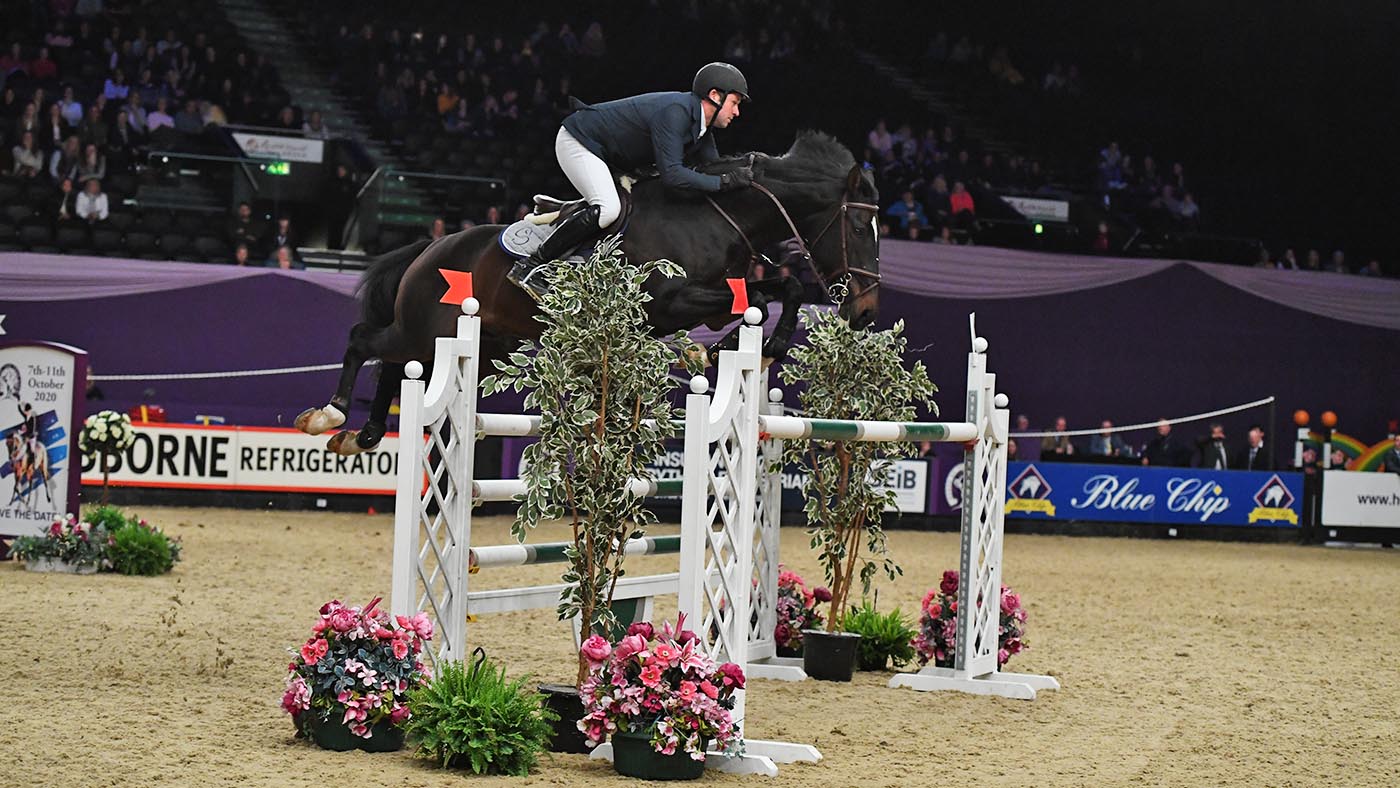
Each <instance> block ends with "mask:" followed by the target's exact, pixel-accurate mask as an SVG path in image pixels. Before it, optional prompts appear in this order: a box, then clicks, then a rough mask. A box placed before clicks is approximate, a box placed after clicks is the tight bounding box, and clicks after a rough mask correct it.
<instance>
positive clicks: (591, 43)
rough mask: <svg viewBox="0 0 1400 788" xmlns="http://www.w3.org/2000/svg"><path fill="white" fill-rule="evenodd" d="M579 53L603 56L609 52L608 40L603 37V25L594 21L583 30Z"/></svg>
mask: <svg viewBox="0 0 1400 788" xmlns="http://www.w3.org/2000/svg"><path fill="white" fill-rule="evenodd" d="M578 53H579V54H580V55H582V56H584V57H603V56H604V55H606V54H608V42H607V40H606V39H605V38H604V37H603V26H602V25H601V24H599V23H597V22H593V23H591V24H590V25H589V26H588V29H586V30H584V31H583V38H581V39H579V45H578Z"/></svg>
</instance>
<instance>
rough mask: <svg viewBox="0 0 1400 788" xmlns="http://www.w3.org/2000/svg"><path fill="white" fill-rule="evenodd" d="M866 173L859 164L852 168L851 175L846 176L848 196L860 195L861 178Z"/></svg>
mask: <svg viewBox="0 0 1400 788" xmlns="http://www.w3.org/2000/svg"><path fill="white" fill-rule="evenodd" d="M864 173H865V171H864V170H862V169H861V167H860V165H859V164H857V165H856V166H854V167H852V168H851V172H850V174H849V175H847V176H846V193H847V194H860V182H861V176H862V175H864Z"/></svg>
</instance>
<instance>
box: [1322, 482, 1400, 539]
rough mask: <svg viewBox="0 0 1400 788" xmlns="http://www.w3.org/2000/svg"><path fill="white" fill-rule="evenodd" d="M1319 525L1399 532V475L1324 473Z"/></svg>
mask: <svg viewBox="0 0 1400 788" xmlns="http://www.w3.org/2000/svg"><path fill="white" fill-rule="evenodd" d="M1322 524H1323V525H1324V526H1327V527H1329V528H1339V527H1340V528H1347V527H1353V528H1400V474H1395V473H1358V472H1356V471H1336V470H1332V471H1325V472H1323V474H1322Z"/></svg>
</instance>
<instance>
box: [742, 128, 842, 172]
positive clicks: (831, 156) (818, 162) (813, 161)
mask: <svg viewBox="0 0 1400 788" xmlns="http://www.w3.org/2000/svg"><path fill="white" fill-rule="evenodd" d="M854 166H856V160H855V157H854V156H852V155H851V152H850V150H848V149H847V148H846V146H845V145H842V144H841V143H840V142H839V141H837V139H836V138H835V137H833V136H831V135H830V134H827V133H825V132H821V131H799V132H798V133H797V139H795V140H793V143H792V147H790V148H788V151H787V153H784V154H783V155H781V156H777V157H773V158H769V159H768V160H767V161H765V162H764V166H763V175H764V176H765V177H768V178H776V179H778V180H782V181H788V182H793V183H800V182H804V181H829V180H835V179H839V178H844V177H846V173H848V172H850V171H851V168H852V167H854Z"/></svg>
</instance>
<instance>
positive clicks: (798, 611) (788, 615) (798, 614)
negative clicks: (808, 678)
mask: <svg viewBox="0 0 1400 788" xmlns="http://www.w3.org/2000/svg"><path fill="white" fill-rule="evenodd" d="M830 601H831V591H830V590H828V589H827V588H826V586H818V587H817V588H813V589H809V588H807V583H806V582H805V581H804V580H803V579H802V576H801V575H799V574H797V573H796V572H793V571H790V570H788V569H786V568H784V567H783V565H782V564H779V565H778V600H777V609H778V625H777V627H775V628H774V630H773V638H774V640H776V641H777V644H778V647H779V648H789V649H799V648H802V630H804V629H818V628H820V627H821V626H822V624H824V623H825V619H824V618H823V617H822V613H821V611H819V610H817V605H818V604H821V603H823V602H830Z"/></svg>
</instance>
